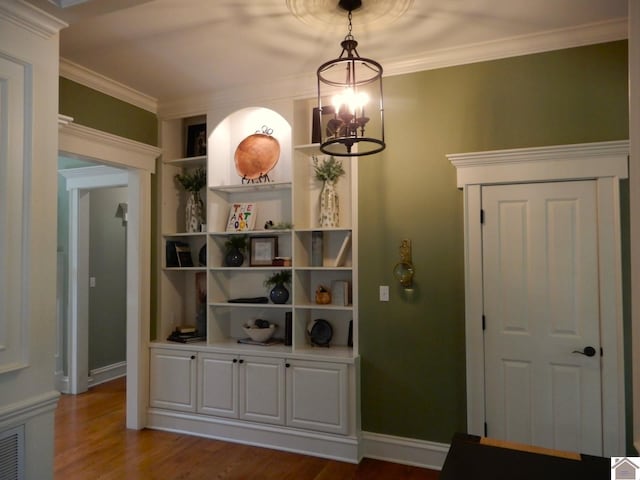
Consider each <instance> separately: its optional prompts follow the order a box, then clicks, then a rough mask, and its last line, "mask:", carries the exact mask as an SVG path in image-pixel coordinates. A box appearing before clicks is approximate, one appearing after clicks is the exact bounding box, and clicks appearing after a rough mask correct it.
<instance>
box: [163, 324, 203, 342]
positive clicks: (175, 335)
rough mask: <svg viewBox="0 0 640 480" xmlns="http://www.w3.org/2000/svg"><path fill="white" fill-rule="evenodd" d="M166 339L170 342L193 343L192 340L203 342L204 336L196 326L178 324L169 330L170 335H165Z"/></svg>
mask: <svg viewBox="0 0 640 480" xmlns="http://www.w3.org/2000/svg"><path fill="white" fill-rule="evenodd" d="M167 340H168V341H170V342H179V343H193V342H204V341H205V340H206V337H204V336H203V335H201V334H200V333H199V332H198V331H197V330H196V327H193V326H191V325H185V326H179V327H176V329H175V330H174V331H173V332H171V335H169V336H168V337H167Z"/></svg>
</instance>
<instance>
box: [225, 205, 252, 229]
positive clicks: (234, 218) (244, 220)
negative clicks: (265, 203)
mask: <svg viewBox="0 0 640 480" xmlns="http://www.w3.org/2000/svg"><path fill="white" fill-rule="evenodd" d="M255 224H256V204H255V203H232V204H231V207H230V210H229V219H228V220H227V232H244V231H248V230H253V227H254V226H255Z"/></svg>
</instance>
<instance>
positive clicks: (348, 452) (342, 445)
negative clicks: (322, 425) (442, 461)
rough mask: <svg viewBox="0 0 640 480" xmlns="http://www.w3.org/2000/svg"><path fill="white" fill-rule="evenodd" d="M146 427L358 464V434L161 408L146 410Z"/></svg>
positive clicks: (359, 456) (359, 457)
mask: <svg viewBox="0 0 640 480" xmlns="http://www.w3.org/2000/svg"><path fill="white" fill-rule="evenodd" d="M146 427H147V428H155V429H158V430H166V431H170V432H176V433H184V434H189V435H197V436H200V437H206V438H214V439H217V440H224V441H227V442H235V443H242V444H245V445H254V446H258V447H265V448H273V449H276V450H283V451H286V452H293V453H300V454H304V455H312V456H316V457H322V458H329V459H331V460H340V461H343V462H349V463H358V462H359V461H360V459H361V457H362V456H361V455H360V449H359V441H358V438H357V437H351V436H343V435H335V434H330V433H321V432H312V431H307V430H298V429H295V428H289V427H284V426H283V427H279V426H273V425H263V424H258V423H252V422H245V421H239V420H232V419H225V418H220V417H213V416H208V415H198V414H195V413H193V414H192V413H182V412H174V411H170V410H163V409H158V408H150V409H148V410H147V425H146Z"/></svg>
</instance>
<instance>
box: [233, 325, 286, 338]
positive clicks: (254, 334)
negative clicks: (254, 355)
mask: <svg viewBox="0 0 640 480" xmlns="http://www.w3.org/2000/svg"><path fill="white" fill-rule="evenodd" d="M276 327H277V325H276V324H275V323H272V324H270V325H269V327H268V328H258V327H256V326H253V327H247V326H244V327H242V329H243V330H244V333H246V334H247V335H248V336H249V338H250V339H251V340H253V341H254V342H266V341H267V340H269V339H270V338H271V336H272V335H273V332H275V330H276Z"/></svg>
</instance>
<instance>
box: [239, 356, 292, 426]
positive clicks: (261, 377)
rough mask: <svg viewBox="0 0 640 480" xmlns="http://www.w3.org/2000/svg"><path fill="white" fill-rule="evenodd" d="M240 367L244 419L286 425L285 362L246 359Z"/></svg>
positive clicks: (241, 412)
mask: <svg viewBox="0 0 640 480" xmlns="http://www.w3.org/2000/svg"><path fill="white" fill-rule="evenodd" d="M242 360H243V362H242V364H241V365H240V372H239V373H240V377H239V378H240V418H242V419H244V420H252V421H256V422H262V423H273V424H278V425H283V424H284V421H285V416H284V409H285V400H284V379H285V375H284V360H283V359H278V358H274V359H271V358H252V357H243V359H242Z"/></svg>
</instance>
